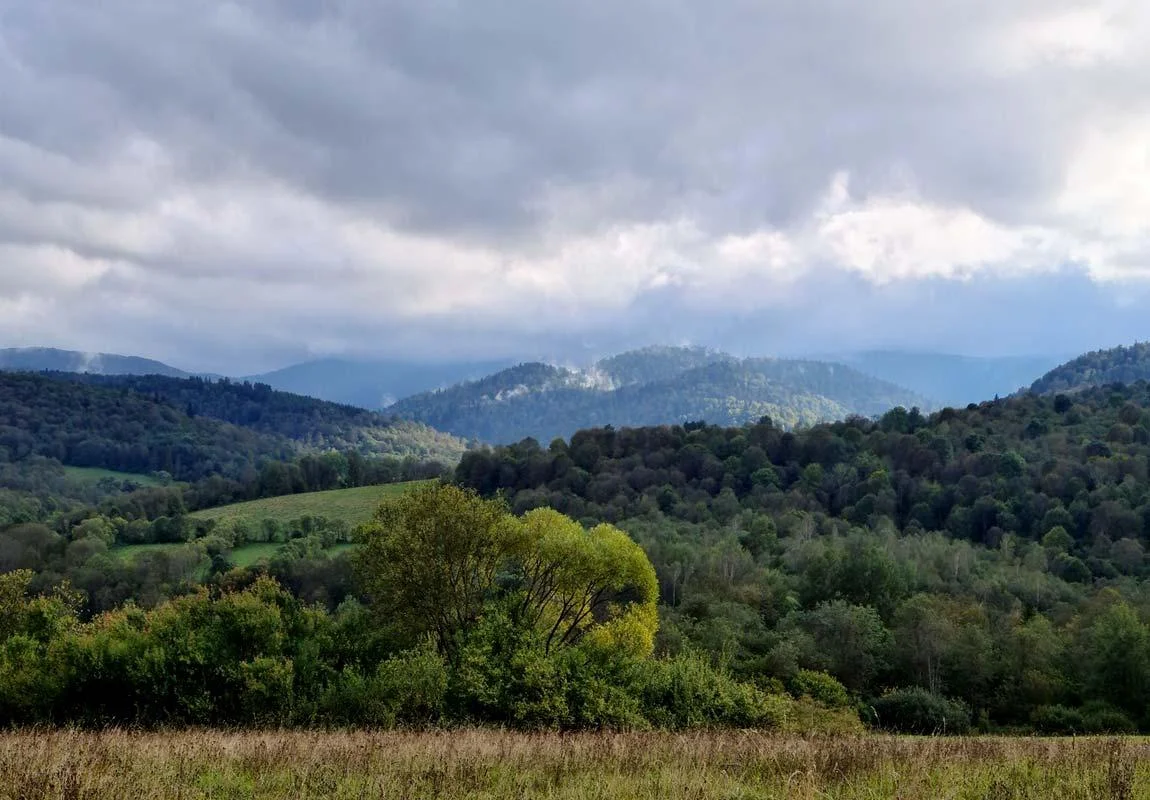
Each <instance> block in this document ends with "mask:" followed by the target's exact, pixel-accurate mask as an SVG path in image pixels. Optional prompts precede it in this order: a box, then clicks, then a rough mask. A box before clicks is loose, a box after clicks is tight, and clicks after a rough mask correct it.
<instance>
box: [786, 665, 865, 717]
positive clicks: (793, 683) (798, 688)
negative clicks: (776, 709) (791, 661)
mask: <svg viewBox="0 0 1150 800" xmlns="http://www.w3.org/2000/svg"><path fill="white" fill-rule="evenodd" d="M788 688H789V689H790V692H791V694H793V695H794V696H795V697H809V698H811V699H812V700H816V701H818V702H820V703H822V704H823V705H825V706H827V707H828V708H847V707H848V706H849V705H850V704H851V698H850V695H849V694H847V690H846V687H845V686H843V685H842V684H841V683H839V682H838V681H837V680H836V679H835V678H834V677H833V676H831V675H828V674H827V673H825V672H815V671H814V670H809V669H800V670H799V671H798V672H797V673H796V674H795V675H794V677H792V678H791V679H790V686H789V687H788Z"/></svg>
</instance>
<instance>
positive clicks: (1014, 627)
mask: <svg viewBox="0 0 1150 800" xmlns="http://www.w3.org/2000/svg"><path fill="white" fill-rule="evenodd" d="M1148 408H1150V385H1148V384H1146V383H1138V384H1135V385H1128V386H1124V387H1115V386H1110V387H1097V388H1092V389H1087V390H1083V391H1081V392H1078V393H1075V394H1073V395H1067V394H1056V395H1033V394H1026V395H1020V396H1015V397H1011V398H1007V399H1003V400H1000V401H997V402H990V403H983V404H981V405H977V406H970V407H968V408H966V409H963V410H954V409H947V410H943V411H940V412H938V413H936V414H933V415H930V416H923V415H921V414H914V413H910V412H905V411H901V410H895V411H891V412H888V413H887V414H886V415H884V416H883V417H882V418H881V419H880V420H877V421H871V420H866V419H862V418H855V419H851V420H848V421H844V422H836V423H832V424H827V425H820V426H817V427H815V428H812V429H810V430H803V431H796V432H789V431H786V430H783V429H781V428H780V427H777V426H774V425H770V424H755V425H749V426H744V427H726V428H724V427H716V426H708V425H686V426H662V427H648V428H638V429H618V430H610V429H602V428H600V429H596V430H587V431H581V432H579V433H577V434H576V435H575V436H574V437H572V438H571V440H570V442H555V443H553V444H552V445H551V446H549V447H547V448H545V449H544V448H541V447H540V446H539V445H538V444H536V443H535V442H533V441H525V442H521V443H519V444H517V445H513V446H510V447H501V448H497V449H494V450H480V451H475V452H472V453H469V454H467V455H466V456H465V457H464V458H463V460H462V462H461V463H460V465H459V467H458V469H457V473H456V475H457V480H458V481H459V482H460V483H462V484H463V485H465V486H469V487H473V488H476V489H478V490H479V491H480V492H482V493H483V494H485V495H489V496H494V495H496V494H499V495H503V496H505V497H506V498H507V502H508V503H509V504H510V505H511V507H512V509H513V510H514V511H516V512H523V511H525V510H528V509H532V508H535V507H538V506H545V505H546V506H552V507H554V508H556V509H558V510H560V511H562V512H564V513H566V514H569V515H572V516H574V517H577V518H579V519H581V521H583V522H584V524H591V523H595V522H598V521H612V522H615V523H616V524H618V525H619V526H620V527H621V528H623V529H624V530H626V531H627V532H628V533H629V534H630V535H631V536H632V537H634V538H635V539H636V540H637V541H639V542H640V543H641V544H642V545H643V548H644V550H645V551H646V552H647V554H648V556H649V557H650V559H651V561H652V563H653V564H654V566H655V569H656V572H657V574H658V579H659V584H660V590H661V597H662V599H663V603H664V607H663V609H662V613H661V617H660V633H659V637H660V642H661V643H662V646H663V647H666V648H667V649H668V650H669V651H671V652H682V651H686V652H691V651H699V652H709V653H718V652H722V653H723V658H724V660H725V661H726V662H727V663H730V664H731V665H732V669H734V670H735V671H736V673H737V674H740V675H743V676H748V677H750V676H754V677H755V679H757V680H762V679H763V677H764V676H771V677H777V678H779V679H781V680H784V681H787V680H793V676H795V675H798V674H801V672H800V671H801V670H802V669H825V670H827V671H829V672H830V673H831V674H832V675H834V676H835V677H836V678H838V679H839V680H840V681H842V682H843V683H844V684H845V685H846V686H847V687H848V688H849V689H850V690H851V691H853V692H856V693H858V694H859V695H860V696H863V697H872V698H879V699H876V700H873V701H869V702H873V704H874V707H875V709H876V713H878V714H879V716H880V718H881V717H883V716H884V715H885V717H886V718H887V719H888V721H889V720H890V719H891V717H892V716H893V715H895V714H896V713H902V712H905V713H907V714H908V715H909V716H913V717H915V718H918V715H920V714H924V715H927V716H930V715H932V714H933V715H935V718H936V719H939V720H941V719H943V718H946V719H955V718H957V716H958V715H957V714H956V712H955V710H954V709H950V710H942V706H941V705H939V704H940V703H942V702H943V700H942V699H941V698H944V697H950V698H957V699H959V700H960V701H961V702H962V704H964V707H966V708H968V709H969V710H970V711H971V712H972V715H973V718H974V719H982V720H983V721H984V724H985V726H986V727H987V729H994V726H997V725H1003V726H1012V727H1013V726H1017V728H1018V729H1037V730H1041V731H1048V732H1059V733H1084V732H1102V731H1113V732H1120V731H1132V730H1135V729H1136V728H1137V729H1141V730H1150V713H1148V711H1147V709H1148V708H1150V600H1148V598H1150V592H1148V591H1147V589H1148V588H1150V561H1148V559H1147V557H1146V548H1147V542H1148V541H1150V481H1148V475H1147V469H1148V465H1150V411H1148ZM888 693H889V694H888ZM912 695H913V696H912ZM895 697H897V698H899V699H898V703H897V704H896V703H894V702H893V701H891V700H889V698H895ZM880 703H882V704H883V708H882V709H881V710H880V709H879V705H880ZM895 705H898V706H899V708H900V709H901V712H898V711H896V709H895V708H894V706H895ZM928 709H933V710H932V711H928ZM938 724H941V723H936V725H938Z"/></svg>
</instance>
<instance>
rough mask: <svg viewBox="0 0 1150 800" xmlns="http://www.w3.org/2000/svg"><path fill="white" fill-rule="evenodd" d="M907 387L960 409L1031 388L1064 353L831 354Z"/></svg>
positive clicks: (839, 360) (940, 403)
mask: <svg viewBox="0 0 1150 800" xmlns="http://www.w3.org/2000/svg"><path fill="white" fill-rule="evenodd" d="M826 359H827V360H828V361H835V362H839V363H843V364H847V365H849V366H852V367H854V368H855V369H857V370H859V371H861V372H865V373H866V374H868V375H873V376H874V377H876V378H881V379H882V380H885V381H890V382H891V383H894V384H896V385H898V386H905V387H906V388H907V389H910V390H911V391H913V392H917V393H918V394H921V395H923V396H925V397H929V398H930V399H931V400H933V401H935V402H936V403H937V404H939V405H944V406H953V407H958V408H961V407H963V406H966V405H967V404H969V403H980V402H982V401H984V400H991V399H993V398H994V397H995V396H1002V397H1005V396H1007V395H1011V394H1014V393H1015V392H1017V391H1018V390H1019V389H1021V388H1023V387H1026V386H1029V385H1030V384H1031V383H1032V382H1033V381H1034V380H1035V379H1036V378H1037V377H1038V376H1040V375H1042V374H1043V373H1045V372H1047V371H1048V370H1050V369H1052V368H1054V367H1055V366H1057V365H1058V364H1059V363H1060V362H1061V361H1062V360H1063V358H1062V357H1060V356H1041V355H1038V356H963V355H952V354H947V353H920V352H909V351H899V350H870V351H864V352H859V353H844V354H838V355H832V356H826Z"/></svg>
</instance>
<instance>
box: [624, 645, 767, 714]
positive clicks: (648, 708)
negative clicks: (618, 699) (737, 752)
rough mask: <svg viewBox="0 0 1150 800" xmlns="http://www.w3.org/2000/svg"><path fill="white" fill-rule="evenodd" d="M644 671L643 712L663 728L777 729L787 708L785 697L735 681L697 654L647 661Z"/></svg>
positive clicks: (684, 654) (642, 685) (728, 674)
mask: <svg viewBox="0 0 1150 800" xmlns="http://www.w3.org/2000/svg"><path fill="white" fill-rule="evenodd" d="M644 672H645V674H644V676H643V678H642V682H641V688H640V692H641V697H642V702H643V706H644V709H645V713H646V715H647V717H648V718H650V719H651V720H653V721H654V722H655V723H656V724H657V725H659V726H661V727H667V728H676V729H682V728H697V727H712V726H734V727H739V728H767V729H770V728H776V729H777V728H781V727H782V726H783V724H784V722H785V719H786V714H787V712H788V710H789V708H790V706H789V704H788V702H787V701H786V700H785V699H784V698H781V697H779V696H778V695H770V694H767V693H766V692H764V691H762V690H761V689H759V688H758V687H756V686H753V685H751V684H748V683H743V682H740V681H738V680H736V679H735V678H734V677H732V676H731V675H730V673H728V672H727V671H726V670H724V669H721V668H716V667H714V666H713V665H712V664H711V662H710V661H709V660H708V659H707V658H706V657H705V656H703V655H701V654H697V653H690V652H688V653H682V654H680V655H678V656H675V657H674V658H669V659H661V660H654V661H650V662H647V664H646V666H645V670H644Z"/></svg>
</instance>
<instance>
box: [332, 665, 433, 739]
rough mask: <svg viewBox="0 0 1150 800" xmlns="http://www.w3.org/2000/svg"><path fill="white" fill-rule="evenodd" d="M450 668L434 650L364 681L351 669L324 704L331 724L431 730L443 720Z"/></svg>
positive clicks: (338, 680)
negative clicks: (428, 728)
mask: <svg viewBox="0 0 1150 800" xmlns="http://www.w3.org/2000/svg"><path fill="white" fill-rule="evenodd" d="M446 695H447V666H446V665H445V664H444V663H443V659H441V658H440V657H439V655H438V654H437V653H436V652H435V650H434V648H432V647H430V646H422V647H418V648H415V649H413V650H408V651H406V652H403V653H400V654H399V655H397V656H393V657H392V658H389V659H387V660H386V661H384V662H382V663H381V664H380V665H379V666H378V667H377V668H376V670H375V672H374V673H372V674H369V675H364V674H363V673H362V672H361V671H360V670H358V669H355V668H352V667H347V668H345V669H344V670H343V672H341V673H340V675H339V677H337V678H336V679H335V680H334V681H333V682H332V683H331V684H330V685H329V686H328V688H327V690H326V691H325V692H324V694H323V697H322V698H321V699H320V711H321V714H322V715H323V716H324V717H325V718H326V719H327V720H328V721H331V722H341V723H348V724H357V725H371V726H377V727H385V728H390V727H392V726H394V725H396V724H407V725H427V724H430V723H434V722H436V721H438V720H439V719H440V718H441V717H442V716H443V710H444V703H445V699H446Z"/></svg>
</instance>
